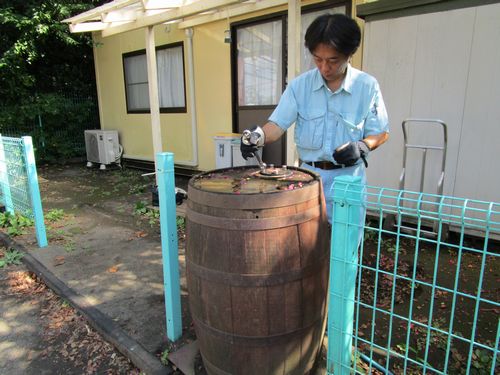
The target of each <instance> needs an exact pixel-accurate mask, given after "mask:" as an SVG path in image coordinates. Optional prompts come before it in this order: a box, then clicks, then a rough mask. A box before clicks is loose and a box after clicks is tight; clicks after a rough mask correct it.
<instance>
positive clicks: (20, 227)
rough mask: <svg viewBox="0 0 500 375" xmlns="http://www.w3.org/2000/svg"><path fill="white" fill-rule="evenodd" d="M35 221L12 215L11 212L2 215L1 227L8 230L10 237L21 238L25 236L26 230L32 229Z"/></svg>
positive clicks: (0, 219)
mask: <svg viewBox="0 0 500 375" xmlns="http://www.w3.org/2000/svg"><path fill="white" fill-rule="evenodd" d="M33 224H34V221H33V219H30V218H29V217H26V216H23V215H21V214H18V213H16V214H12V213H10V212H9V211H6V212H3V213H0V226H1V227H2V228H6V229H7V234H8V235H9V236H20V235H22V234H24V233H25V232H24V228H27V227H32V226H33Z"/></svg>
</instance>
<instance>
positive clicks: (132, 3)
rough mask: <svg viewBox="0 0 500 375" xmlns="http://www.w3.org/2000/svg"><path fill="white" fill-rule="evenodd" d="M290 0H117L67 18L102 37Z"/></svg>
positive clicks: (74, 26) (184, 24) (78, 29)
mask: <svg viewBox="0 0 500 375" xmlns="http://www.w3.org/2000/svg"><path fill="white" fill-rule="evenodd" d="M287 3H288V1H287V0H114V1H111V2H109V3H106V4H104V5H101V6H99V7H96V8H94V9H90V10H88V11H86V12H83V13H80V14H78V15H76V16H73V17H70V18H67V19H65V20H64V21H63V22H66V23H68V24H69V27H70V31H71V32H72V33H79V32H92V31H100V32H101V33H102V36H103V37H106V36H111V35H116V34H120V33H124V32H127V31H132V30H137V29H140V28H143V27H147V26H154V25H158V24H164V23H173V22H175V23H178V27H179V28H180V29H184V28H188V27H193V26H196V25H200V24H203V23H208V22H214V21H217V20H221V19H226V18H229V17H235V16H239V15H243V14H246V13H251V12H255V11H258V10H262V9H267V8H272V7H276V6H280V5H284V4H287Z"/></svg>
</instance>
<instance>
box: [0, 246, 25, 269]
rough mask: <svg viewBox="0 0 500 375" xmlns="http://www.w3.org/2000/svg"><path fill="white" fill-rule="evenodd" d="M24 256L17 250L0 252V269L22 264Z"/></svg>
mask: <svg viewBox="0 0 500 375" xmlns="http://www.w3.org/2000/svg"><path fill="white" fill-rule="evenodd" d="M23 256H24V254H23V253H21V252H20V251H18V250H15V249H8V250H7V251H3V250H0V268H3V267H7V266H9V265H11V264H15V265H19V264H21V259H22V258H23Z"/></svg>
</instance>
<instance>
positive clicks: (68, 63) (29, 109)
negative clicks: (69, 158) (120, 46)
mask: <svg viewBox="0 0 500 375" xmlns="http://www.w3.org/2000/svg"><path fill="white" fill-rule="evenodd" d="M102 2H103V1H98V0H80V1H78V0H57V1H50V2H49V1H40V0H28V1H22V0H3V1H2V4H1V5H0V35H1V37H0V53H1V57H0V131H2V132H4V130H5V129H12V128H13V127H15V128H16V129H18V130H20V129H23V128H26V130H23V131H24V132H25V133H26V132H27V129H30V128H33V124H34V123H35V121H36V120H37V118H38V120H39V122H40V123H41V120H42V117H41V116H43V119H44V121H43V123H44V128H45V129H44V130H45V133H46V134H45V138H46V139H47V138H48V136H47V130H49V133H50V130H53V129H51V128H54V127H55V126H60V125H61V123H74V121H75V120H76V121H78V117H82V116H81V115H82V113H85V108H75V110H73V111H70V113H68V104H69V103H68V93H71V94H70V95H69V96H70V97H71V96H72V95H74V93H79V95H80V94H82V95H84V96H85V95H93V93H94V92H95V76H94V63H93V52H92V37H91V35H90V34H71V33H70V32H69V27H68V25H67V24H65V23H62V22H61V21H62V20H64V19H65V18H69V17H71V16H73V15H75V14H78V13H80V12H83V11H85V10H87V9H90V8H92V7H94V6H97V5H100V4H101V3H102ZM82 104H83V103H82ZM87 111H88V109H87ZM68 116H69V117H73V118H68ZM87 126H88V125H87ZM54 134H55V133H54ZM52 138H54V137H52ZM63 138H64V136H63ZM49 143H50V142H49ZM35 144H36V141H35ZM56 148H58V146H57V145H56ZM59 149H60V147H59Z"/></svg>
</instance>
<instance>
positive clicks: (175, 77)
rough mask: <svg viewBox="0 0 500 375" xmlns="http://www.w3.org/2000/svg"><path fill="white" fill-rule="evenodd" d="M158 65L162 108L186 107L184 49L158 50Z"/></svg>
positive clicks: (179, 47)
mask: <svg viewBox="0 0 500 375" xmlns="http://www.w3.org/2000/svg"><path fill="white" fill-rule="evenodd" d="M156 64H157V68H158V91H159V96H160V107H161V108H172V107H177V108H178V107H185V100H184V65H183V59H182V47H181V46H178V47H173V48H165V49H160V50H158V51H157V52H156Z"/></svg>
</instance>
